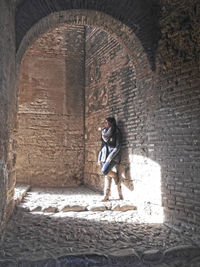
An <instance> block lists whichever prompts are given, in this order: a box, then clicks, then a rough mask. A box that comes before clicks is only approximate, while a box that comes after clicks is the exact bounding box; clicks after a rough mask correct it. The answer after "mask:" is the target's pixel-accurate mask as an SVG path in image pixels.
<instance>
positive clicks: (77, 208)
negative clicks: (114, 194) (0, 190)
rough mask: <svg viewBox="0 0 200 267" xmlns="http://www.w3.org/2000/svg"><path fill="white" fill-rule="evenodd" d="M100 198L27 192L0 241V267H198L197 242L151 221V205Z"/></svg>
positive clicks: (73, 192) (86, 192)
mask: <svg viewBox="0 0 200 267" xmlns="http://www.w3.org/2000/svg"><path fill="white" fill-rule="evenodd" d="M19 191H20V190H18V191H17V190H16V194H18V196H17V198H19V197H20V193H19ZM23 194H24V192H23ZM101 198H102V195H100V194H99V193H96V192H94V191H92V190H90V189H88V188H85V187H80V188H70V189H46V190H41V189H38V188H34V189H32V190H31V191H30V192H28V193H27V195H26V197H25V198H24V200H23V202H22V203H21V204H18V206H17V207H16V209H15V211H14V213H13V215H12V218H11V219H10V221H9V223H8V225H7V228H6V230H5V232H4V234H3V236H2V238H1V244H0V266H5V267H7V266H24V267H27V266H46V267H47V266H72V267H74V266H125V267H126V266H127V267H128V266H136V267H137V266H145V267H147V266H149V267H151V266H156V267H168V266H177V267H179V266H180V267H182V266H183V267H184V266H185V267H199V266H200V249H199V246H198V239H194V238H191V235H190V233H187V232H186V231H184V232H183V231H176V230H174V229H172V228H170V227H168V226H166V225H164V224H163V223H158V222H156V223H153V219H154V218H156V220H157V219H158V217H157V216H156V215H157V214H156V209H155V208H154V207H151V206H150V205H146V206H144V207H142V208H141V207H137V209H136V207H135V206H134V204H133V203H130V202H127V201H121V200H111V201H108V202H106V203H103V202H101V201H100V200H101ZM16 202H17V199H16ZM17 203H18V202H17Z"/></svg>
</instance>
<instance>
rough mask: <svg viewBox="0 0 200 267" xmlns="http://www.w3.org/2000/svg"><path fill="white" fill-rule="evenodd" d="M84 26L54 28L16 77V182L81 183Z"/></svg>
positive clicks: (30, 52) (34, 48) (37, 44)
mask: <svg viewBox="0 0 200 267" xmlns="http://www.w3.org/2000/svg"><path fill="white" fill-rule="evenodd" d="M84 48H85V29H84V26H71V27H69V26H60V27H59V28H56V29H54V30H52V31H50V32H48V33H46V34H44V35H42V36H41V37H40V38H39V39H38V40H37V41H36V42H35V43H34V44H33V45H32V46H31V47H30V48H29V49H28V51H27V53H26V55H25V56H24V60H23V63H22V66H21V71H20V82H19V112H18V149H17V166H16V168H17V181H18V182H23V183H28V184H31V185H37V186H61V187H62V186H75V185H79V184H81V183H83V168H84V167H83V166H84V135H83V130H84V127H83V123H84V80H85V77H84Z"/></svg>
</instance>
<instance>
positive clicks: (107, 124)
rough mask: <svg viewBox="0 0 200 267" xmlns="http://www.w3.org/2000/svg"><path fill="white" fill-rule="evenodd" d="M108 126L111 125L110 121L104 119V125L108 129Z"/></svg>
mask: <svg viewBox="0 0 200 267" xmlns="http://www.w3.org/2000/svg"><path fill="white" fill-rule="evenodd" d="M110 126H111V123H110V122H109V121H107V120H105V127H106V128H107V129H108V128H110Z"/></svg>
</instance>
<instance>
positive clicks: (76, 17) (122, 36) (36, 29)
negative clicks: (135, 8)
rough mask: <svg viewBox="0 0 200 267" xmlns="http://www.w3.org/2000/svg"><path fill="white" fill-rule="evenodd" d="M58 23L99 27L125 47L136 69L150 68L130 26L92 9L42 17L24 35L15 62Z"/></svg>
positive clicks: (18, 64)
mask: <svg viewBox="0 0 200 267" xmlns="http://www.w3.org/2000/svg"><path fill="white" fill-rule="evenodd" d="M60 24H68V25H85V26H92V27H96V28H100V29H101V30H103V31H105V32H107V33H108V34H110V35H111V36H113V37H114V38H115V39H116V40H117V41H118V42H119V43H120V44H121V45H122V46H124V47H125V48H126V49H127V52H128V54H129V56H130V57H131V58H132V59H133V60H134V65H135V67H136V71H137V69H139V68H140V67H141V66H142V69H148V70H150V69H151V65H150V63H149V60H148V57H147V54H146V53H145V51H144V48H143V46H142V44H141V42H140V40H139V39H138V38H137V36H136V35H135V34H134V32H133V31H132V29H131V28H129V27H128V26H126V25H125V24H123V23H122V22H120V21H119V20H116V19H114V18H113V17H111V16H109V15H107V14H105V13H102V12H97V11H92V10H67V11H62V12H56V13H52V14H50V15H48V16H47V17H44V18H42V19H41V20H40V21H39V22H37V23H36V24H35V25H34V26H33V27H32V28H31V29H30V30H29V31H28V32H27V33H26V35H25V36H24V38H23V39H22V41H21V43H20V46H19V48H18V50H17V54H16V63H17V66H18V68H17V69H18V70H19V66H20V62H21V60H22V57H23V55H24V53H25V51H26V49H27V48H28V46H29V45H30V44H32V43H33V42H34V41H35V40H36V39H37V38H38V37H39V36H40V35H41V34H43V33H45V32H47V31H48V30H49V29H51V28H54V27H56V26H58V25H60ZM138 72H139V70H138Z"/></svg>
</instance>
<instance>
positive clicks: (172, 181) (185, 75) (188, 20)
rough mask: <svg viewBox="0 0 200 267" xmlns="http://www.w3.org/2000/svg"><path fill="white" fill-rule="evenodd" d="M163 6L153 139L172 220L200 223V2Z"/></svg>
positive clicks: (166, 205)
mask: <svg viewBox="0 0 200 267" xmlns="http://www.w3.org/2000/svg"><path fill="white" fill-rule="evenodd" d="M162 5H163V9H162V11H163V12H162V19H161V31H162V38H161V40H160V45H159V50H158V58H157V59H158V62H157V72H158V73H159V91H158V95H159V99H160V101H159V108H158V109H157V110H156V111H155V120H156V126H157V128H158V135H159V138H157V139H156V140H155V139H154V136H153V135H152V136H151V137H150V139H151V140H152V141H153V142H154V144H155V154H156V157H157V158H158V159H160V160H159V161H160V162H161V164H162V179H163V182H162V183H163V204H164V207H165V215H166V219H167V220H171V221H179V223H180V222H185V223H187V224H193V225H194V224H196V225H200V202H199V197H200V149H199V148H200V94H199V92H200V91H199V88H200V79H199V77H200V69H199V66H200V38H199V36H200V29H199V15H200V4H199V3H198V1H189V2H188V1H173V4H172V3H171V2H170V1H162ZM172 10H173V12H172Z"/></svg>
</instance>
